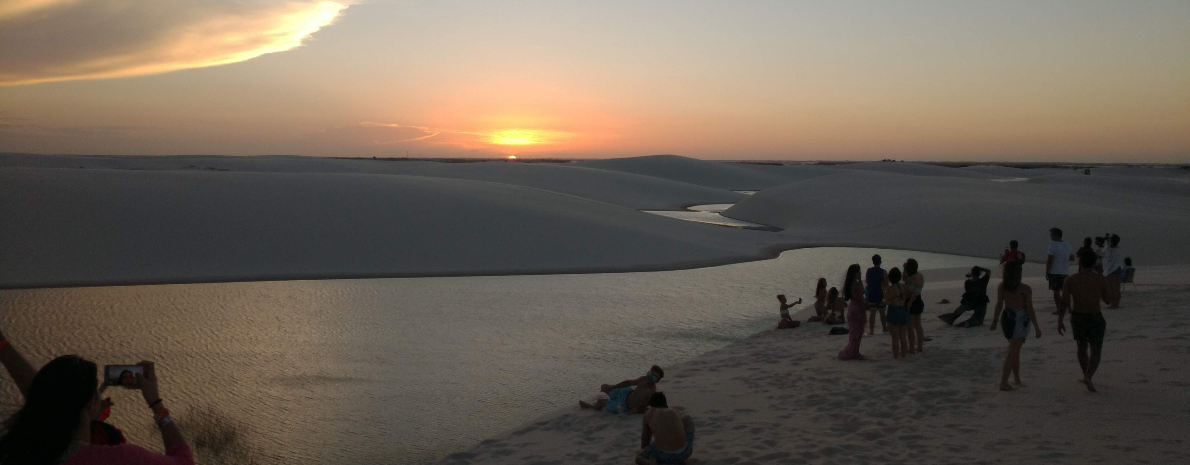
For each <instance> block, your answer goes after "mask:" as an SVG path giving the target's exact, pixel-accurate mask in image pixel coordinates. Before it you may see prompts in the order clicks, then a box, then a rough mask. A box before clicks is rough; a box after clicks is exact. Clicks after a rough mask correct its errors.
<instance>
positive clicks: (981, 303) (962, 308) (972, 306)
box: [938, 266, 992, 328]
mask: <svg viewBox="0 0 1190 465" xmlns="http://www.w3.org/2000/svg"><path fill="white" fill-rule="evenodd" d="M981 276H982V277H981ZM991 279H992V270H989V269H987V268H981V267H978V266H973V267H971V272H970V273H967V281H966V282H964V283H963V290H964V292H963V298H962V299H961V300H959V308H957V309H955V311H953V312H951V313H944V314H942V315H938V319H939V320H942V321H944V322H946V324H948V325H955V326H958V327H960V328H974V327H976V326H983V316H984V314H986V313H987V311H988V281H989V280H991ZM967 310H971V311H972V313H971V318H969V319H967V321H964V322H962V323H959V324H957V325H956V324H954V322H955V320H957V319H959V317H960V316H962V315H963V312H966V311H967Z"/></svg>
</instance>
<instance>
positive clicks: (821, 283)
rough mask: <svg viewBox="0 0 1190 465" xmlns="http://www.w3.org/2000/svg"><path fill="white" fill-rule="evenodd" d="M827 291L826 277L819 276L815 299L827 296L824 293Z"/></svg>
mask: <svg viewBox="0 0 1190 465" xmlns="http://www.w3.org/2000/svg"><path fill="white" fill-rule="evenodd" d="M825 293H826V278H818V284H817V287H815V288H814V298H815V299H820V298H823V297H825V296H823V294H825ZM819 296H822V297H819Z"/></svg>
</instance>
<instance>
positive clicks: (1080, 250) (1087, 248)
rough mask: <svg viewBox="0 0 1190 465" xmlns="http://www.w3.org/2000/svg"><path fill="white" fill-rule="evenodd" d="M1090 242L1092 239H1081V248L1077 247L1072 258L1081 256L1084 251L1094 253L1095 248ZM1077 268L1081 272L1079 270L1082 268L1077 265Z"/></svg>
mask: <svg viewBox="0 0 1190 465" xmlns="http://www.w3.org/2000/svg"><path fill="white" fill-rule="evenodd" d="M1091 241H1092V239H1091V238H1090V237H1084V238H1083V246H1082V247H1079V248H1078V250H1075V251H1074V256H1075V257H1078V256H1081V255H1082V254H1083V252H1084V251H1086V252H1091V253H1095V248H1094V247H1093V246H1092V245H1091ZM1078 268H1079V269H1080V270H1081V269H1083V266H1082V265H1079V266H1078Z"/></svg>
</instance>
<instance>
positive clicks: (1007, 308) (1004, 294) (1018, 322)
mask: <svg viewBox="0 0 1190 465" xmlns="http://www.w3.org/2000/svg"><path fill="white" fill-rule="evenodd" d="M1022 268H1023V267H1022V266H1021V263H1020V262H1010V263H1008V264H1007V265H1005V266H1004V279H1003V280H1002V281H1001V282H1000V286H999V287H997V288H996V313H995V314H994V315H992V326H991V328H990V330H991V331H995V330H996V324H997V323H999V324H1000V325H1001V326H1003V328H1004V338H1005V339H1008V355H1007V356H1005V357H1004V368H1003V369H1002V370H1001V372H1000V390H1001V391H1011V390H1013V389H1014V388H1013V387H1012V386H1011V385H1009V384H1008V374H1009V373H1012V376H1013V382H1014V383H1016V385H1017V386H1022V385H1023V383H1021V346H1022V345H1024V344H1025V338H1027V337H1029V326H1033V329H1034V331H1035V332H1036V334H1037V338H1041V327H1040V326H1037V313H1036V312H1034V311H1033V288H1031V287H1029V285H1028V284H1024V283H1022V282H1021V270H1022Z"/></svg>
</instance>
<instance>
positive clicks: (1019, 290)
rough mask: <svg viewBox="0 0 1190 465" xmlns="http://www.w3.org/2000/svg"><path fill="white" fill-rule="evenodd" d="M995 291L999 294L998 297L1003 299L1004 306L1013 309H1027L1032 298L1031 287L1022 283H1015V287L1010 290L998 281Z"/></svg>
mask: <svg viewBox="0 0 1190 465" xmlns="http://www.w3.org/2000/svg"><path fill="white" fill-rule="evenodd" d="M996 292H997V293H999V294H1000V296H999V297H1000V300H1003V301H1004V306H1005V307H1008V308H1011V309H1014V310H1021V311H1025V310H1027V308H1028V307H1029V304H1030V301H1031V300H1032V299H1033V288H1031V287H1029V285H1028V284H1024V283H1021V284H1017V286H1016V289H1013V290H1011V291H1010V290H1008V289H1005V288H1004V283H1000V287H999V288H998V289H996Z"/></svg>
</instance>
